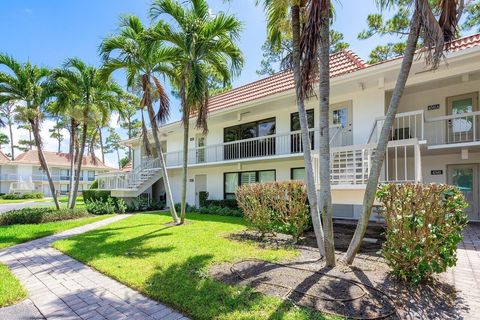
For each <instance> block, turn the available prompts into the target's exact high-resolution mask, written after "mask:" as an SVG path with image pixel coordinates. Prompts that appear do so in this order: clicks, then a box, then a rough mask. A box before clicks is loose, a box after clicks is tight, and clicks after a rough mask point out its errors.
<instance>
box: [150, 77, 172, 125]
mask: <svg viewBox="0 0 480 320" xmlns="http://www.w3.org/2000/svg"><path fill="white" fill-rule="evenodd" d="M152 79H153V83H154V84H155V87H156V90H155V91H156V96H158V101H159V104H160V107H159V108H158V112H157V114H156V115H155V119H156V120H157V122H158V123H159V124H162V123H165V122H166V121H167V120H168V119H169V118H170V99H169V98H168V95H167V92H166V91H165V88H164V87H163V86H162V84H161V83H160V81H159V80H158V78H157V77H155V76H153V77H152Z"/></svg>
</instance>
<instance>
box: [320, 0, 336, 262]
mask: <svg viewBox="0 0 480 320" xmlns="http://www.w3.org/2000/svg"><path fill="white" fill-rule="evenodd" d="M319 23H320V25H319V28H320V30H319V31H320V34H319V35H320V39H319V41H320V46H319V60H320V62H319V63H320V66H319V67H320V92H319V93H320V154H319V157H320V169H319V170H320V171H319V172H320V213H321V215H322V219H323V227H324V232H325V258H326V262H327V266H329V267H334V266H335V263H336V261H335V245H334V243H333V207H332V190H331V186H330V134H329V129H330V120H329V115H330V1H328V5H326V6H325V7H323V8H322V12H321V15H320V21H319Z"/></svg>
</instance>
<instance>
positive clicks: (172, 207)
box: [147, 99, 180, 223]
mask: <svg viewBox="0 0 480 320" xmlns="http://www.w3.org/2000/svg"><path fill="white" fill-rule="evenodd" d="M147 112H148V117H149V118H150V125H151V127H152V135H153V140H154V141H155V147H156V149H157V150H156V153H157V154H156V155H158V157H159V158H160V167H161V170H162V176H163V183H164V184H165V191H166V193H167V199H168V201H169V202H170V214H171V215H172V219H173V222H174V223H179V222H180V220H179V219H178V215H177V211H176V210H175V202H173V195H172V189H171V187H170V180H169V179H168V172H167V166H166V164H165V158H164V157H163V152H162V145H161V143H160V138H159V137H158V126H157V121H156V119H155V111H154V110H153V105H152V99H148V104H147ZM154 156H155V154H154Z"/></svg>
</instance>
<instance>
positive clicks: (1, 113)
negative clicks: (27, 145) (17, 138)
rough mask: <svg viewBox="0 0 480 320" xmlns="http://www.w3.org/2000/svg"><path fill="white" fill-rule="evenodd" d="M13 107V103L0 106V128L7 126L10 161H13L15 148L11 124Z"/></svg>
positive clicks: (12, 121)
mask: <svg viewBox="0 0 480 320" xmlns="http://www.w3.org/2000/svg"><path fill="white" fill-rule="evenodd" d="M15 114H16V111H15V105H14V104H13V103H4V104H2V105H0V127H3V126H8V133H9V140H10V159H12V160H14V159H15V146H14V145H13V130H12V127H13V124H14V123H15V121H14V120H15Z"/></svg>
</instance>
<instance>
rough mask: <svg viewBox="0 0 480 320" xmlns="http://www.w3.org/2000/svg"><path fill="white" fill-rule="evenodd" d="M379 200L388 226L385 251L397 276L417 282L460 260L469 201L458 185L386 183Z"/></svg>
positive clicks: (389, 263)
mask: <svg viewBox="0 0 480 320" xmlns="http://www.w3.org/2000/svg"><path fill="white" fill-rule="evenodd" d="M377 198H378V200H379V201H380V203H381V205H382V214H383V216H384V217H385V225H386V230H385V236H386V242H385V243H384V244H383V247H382V254H383V256H384V258H385V259H386V261H387V263H388V265H389V266H390V267H391V268H392V269H393V272H394V274H396V275H397V276H399V277H400V278H401V279H403V280H406V281H410V282H412V283H415V284H416V283H419V282H421V281H423V280H425V279H428V278H430V277H431V276H432V275H433V274H435V273H441V272H444V271H445V270H446V269H447V268H448V267H452V266H454V265H455V264H456V261H457V257H456V250H457V245H458V243H459V242H460V241H462V230H463V228H464V227H465V225H466V223H467V216H466V215H465V213H464V209H465V208H466V207H467V203H466V202H465V199H464V197H463V194H462V193H461V192H460V191H459V190H458V189H457V188H456V187H453V186H449V185H441V184H398V185H397V184H386V185H382V186H380V187H379V189H378V191H377Z"/></svg>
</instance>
